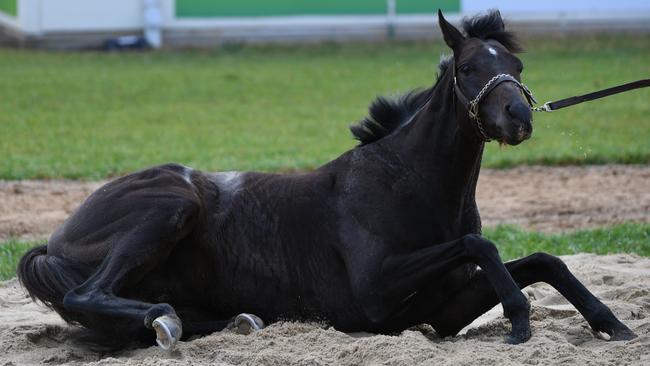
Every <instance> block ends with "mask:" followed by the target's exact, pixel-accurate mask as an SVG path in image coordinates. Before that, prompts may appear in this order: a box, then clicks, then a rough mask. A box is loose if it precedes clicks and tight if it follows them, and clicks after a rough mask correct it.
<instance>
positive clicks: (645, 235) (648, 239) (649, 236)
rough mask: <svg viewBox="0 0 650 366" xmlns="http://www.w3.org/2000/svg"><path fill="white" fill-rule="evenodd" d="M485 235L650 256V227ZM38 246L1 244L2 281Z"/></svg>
mask: <svg viewBox="0 0 650 366" xmlns="http://www.w3.org/2000/svg"><path fill="white" fill-rule="evenodd" d="M483 234H484V236H485V237H486V238H488V239H490V240H492V241H493V242H494V243H496V244H497V247H498V248H499V252H500V254H501V257H502V258H503V260H511V259H515V258H520V257H523V256H526V255H528V254H532V253H534V252H539V251H543V252H547V253H551V254H555V255H565V254H576V253H597V254H610V253H636V254H639V255H642V256H650V224H632V223H629V224H622V225H617V226H613V227H610V228H602V229H594V230H584V231H577V232H571V233H563V234H543V233H538V232H529V231H525V230H522V229H519V228H517V227H514V226H498V227H496V228H489V229H486V230H485V232H484V233H483ZM38 244H40V243H37V242H24V241H18V240H8V241H5V242H0V280H7V279H10V278H11V277H13V276H15V270H16V265H17V264H18V261H19V260H20V257H21V256H22V255H23V254H24V253H25V252H27V251H28V250H29V249H30V248H32V247H34V246H36V245H38Z"/></svg>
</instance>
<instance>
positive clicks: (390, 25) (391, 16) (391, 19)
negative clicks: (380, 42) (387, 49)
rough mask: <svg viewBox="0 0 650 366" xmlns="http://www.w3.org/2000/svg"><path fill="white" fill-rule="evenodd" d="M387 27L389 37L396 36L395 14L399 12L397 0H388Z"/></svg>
mask: <svg viewBox="0 0 650 366" xmlns="http://www.w3.org/2000/svg"><path fill="white" fill-rule="evenodd" d="M386 1H387V2H386V27H387V33H388V38H389V39H393V38H395V16H396V14H397V0H386Z"/></svg>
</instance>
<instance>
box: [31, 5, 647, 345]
mask: <svg viewBox="0 0 650 366" xmlns="http://www.w3.org/2000/svg"><path fill="white" fill-rule="evenodd" d="M438 15H439V24H440V27H441V29H442V33H443V36H444V40H445V42H446V43H447V45H448V46H449V47H450V48H451V49H452V50H453V57H448V58H445V59H443V61H441V63H440V71H439V75H438V78H437V81H436V83H435V85H434V86H433V87H431V88H430V89H426V90H422V91H414V92H410V93H408V94H406V95H405V96H402V97H401V98H398V99H397V100H387V99H384V98H378V99H377V100H376V101H375V102H374V103H373V104H372V106H371V107H370V114H369V117H367V118H365V119H364V120H362V121H361V122H360V123H358V124H357V125H355V126H353V127H352V132H353V134H354V135H355V137H356V138H357V139H359V140H360V144H359V146H357V147H356V148H354V149H352V150H351V151H348V152H346V153H344V154H343V155H341V156H340V157H339V158H337V159H335V160H333V161H331V162H329V163H327V164H325V165H324V166H322V167H320V168H318V169H316V170H314V171H312V172H309V173H297V174H264V173H250V172H248V173H240V172H225V173H205V172H200V171H197V170H193V169H190V168H187V167H184V166H181V165H174V164H169V165H163V166H158V167H154V168H151V169H147V170H143V171H140V172H137V173H133V174H130V175H127V176H125V177H122V178H119V179H116V180H114V181H112V182H110V183H108V184H106V185H105V186H103V187H101V188H100V189H98V190H97V191H96V192H94V193H93V194H92V195H91V196H90V197H88V199H87V200H86V201H85V202H84V203H83V204H82V205H81V206H80V207H79V209H78V210H77V211H76V212H75V213H74V214H73V215H72V216H71V217H70V218H69V219H68V220H67V221H66V222H65V223H64V224H63V225H62V226H61V227H60V228H59V229H58V230H57V231H56V232H55V233H54V234H53V235H52V237H51V238H50V239H49V242H48V243H47V245H45V246H41V247H38V248H35V249H33V250H31V251H30V252H29V253H27V254H26V255H25V256H24V257H23V258H22V260H21V262H20V264H19V268H18V275H19V278H20V281H21V282H22V284H23V285H24V287H25V288H26V289H27V290H28V291H29V293H30V294H31V296H32V297H34V298H37V299H39V300H41V301H43V302H44V303H45V304H47V305H49V306H50V307H52V308H53V309H54V310H56V311H57V312H58V313H59V314H60V315H61V316H62V317H63V318H64V319H65V320H67V321H69V322H73V323H79V324H81V325H83V326H84V327H86V328H88V329H90V330H92V331H95V332H97V333H100V334H104V335H108V336H110V337H115V338H119V339H121V340H127V339H130V338H143V339H149V341H150V342H153V340H154V335H156V334H157V336H158V339H157V340H158V343H159V344H160V345H161V346H162V347H163V348H166V349H167V348H171V347H173V346H174V345H175V343H176V341H177V340H178V339H179V338H180V337H181V334H184V335H185V336H189V335H192V334H206V333H210V332H213V331H217V330H220V329H223V328H224V327H225V326H227V325H228V324H229V323H230V322H231V320H232V319H233V317H234V316H235V315H236V314H239V313H240V312H248V313H252V314H256V315H257V316H259V318H261V319H264V320H265V321H267V322H268V321H274V320H277V319H296V320H323V321H326V322H329V323H330V324H331V325H333V326H334V327H335V328H337V329H339V330H342V331H361V330H363V331H370V332H392V331H400V330H403V329H406V328H408V327H411V326H413V325H416V324H422V323H427V324H430V325H431V326H432V327H433V328H434V329H435V330H436V332H437V333H438V334H439V335H440V336H449V335H455V334H456V333H457V332H458V331H459V330H460V329H462V328H463V327H464V326H466V325H467V324H469V323H470V322H472V321H473V320H474V319H476V318H477V317H478V316H479V315H481V314H483V313H484V312H486V311H487V310H489V309H490V308H492V307H493V306H495V305H496V304H498V303H501V304H502V306H503V310H504V315H505V316H506V317H507V318H508V319H509V320H510V322H511V324H512V331H511V332H510V333H509V334H508V335H507V337H506V342H508V343H520V342H525V341H526V340H528V339H529V338H530V336H531V330H530V324H529V311H530V306H529V304H528V301H527V299H526V297H525V296H524V295H523V294H522V292H521V290H520V289H521V288H523V287H526V286H528V285H530V284H532V283H535V282H540V281H541V282H546V283H548V284H550V285H551V286H553V287H554V288H556V289H557V290H558V291H559V292H560V293H561V294H562V295H563V296H564V297H566V298H567V299H568V300H569V301H570V302H571V303H572V304H573V305H574V306H575V307H576V308H577V309H578V311H580V313H582V315H583V316H584V317H585V319H586V320H587V322H588V323H589V325H590V326H591V327H592V328H593V329H594V330H595V331H600V332H605V333H608V334H609V335H610V336H611V339H612V340H627V339H632V338H634V337H635V335H634V333H633V332H632V331H631V330H630V329H629V328H628V327H627V326H625V325H624V324H623V323H621V322H620V321H619V320H618V319H617V318H616V317H615V316H614V314H613V313H612V312H611V311H610V309H609V308H608V307H607V306H605V305H604V304H603V303H602V302H600V301H599V300H598V299H597V298H596V297H594V295H592V294H591V293H590V292H589V291H588V290H587V289H586V288H585V287H584V286H583V285H582V284H581V283H580V282H579V281H578V280H577V279H576V278H575V277H574V276H573V275H572V274H571V272H569V270H568V269H567V267H566V266H565V265H564V264H563V263H562V261H561V260H560V259H558V258H556V257H554V256H551V255H549V254H544V253H537V254H533V255H531V256H528V257H525V258H523V259H519V260H515V261H512V262H508V263H505V264H504V263H503V262H502V260H501V258H500V257H499V253H498V252H497V249H496V247H495V245H494V244H493V243H492V242H490V241H489V240H487V239H485V238H483V237H482V236H481V235H480V233H481V221H480V218H479V213H478V210H477V206H476V202H475V190H476V182H477V178H478V175H479V170H480V165H481V156H482V153H483V148H484V145H485V142H486V141H488V140H489V139H494V140H498V141H499V142H500V143H507V144H510V145H516V144H519V143H520V142H522V141H523V140H526V139H527V138H529V137H530V135H531V132H532V126H531V108H530V98H531V97H532V96H531V95H530V93H529V92H528V90H527V89H526V88H525V87H524V86H523V85H522V84H520V82H519V78H520V73H521V72H522V63H521V61H520V60H519V59H518V58H517V57H516V56H515V55H514V53H515V52H516V51H518V50H519V47H518V45H517V42H516V40H515V38H514V37H513V35H512V34H511V33H508V32H506V31H505V30H504V25H503V21H502V20H501V16H500V14H499V13H498V12H496V11H492V12H489V13H488V14H487V15H483V16H477V17H474V18H471V19H465V20H464V21H463V28H464V31H465V35H463V34H462V33H461V32H460V31H459V30H457V29H456V28H455V27H454V26H452V25H451V24H449V23H448V22H447V21H446V20H445V19H444V17H443V16H442V14H441V13H439V14H438ZM467 96H471V97H472V98H468V97H467ZM468 112H469V113H468ZM503 194H508V192H503ZM479 267H480V269H479ZM259 318H257V317H255V316H252V315H250V314H248V315H247V314H244V315H241V316H239V318H238V319H237V320H238V322H241V324H248V325H249V326H251V327H257V326H259V322H260V320H259ZM151 329H155V332H154V331H152V330H151ZM181 329H182V331H181Z"/></svg>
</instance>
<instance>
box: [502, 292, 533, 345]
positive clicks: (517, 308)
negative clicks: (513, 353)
mask: <svg viewBox="0 0 650 366" xmlns="http://www.w3.org/2000/svg"><path fill="white" fill-rule="evenodd" d="M513 300H514V301H513ZM513 300H511V301H507V302H504V304H503V309H504V311H503V315H504V316H505V317H506V318H508V319H509V320H510V324H511V325H512V331H511V332H510V333H509V334H508V335H507V336H506V338H505V342H506V343H508V344H519V343H523V342H526V341H527V340H529V339H530V337H531V335H532V331H531V329H530V303H528V300H527V299H526V298H525V297H524V296H523V294H522V295H521V296H516V297H515V298H514V299H513Z"/></svg>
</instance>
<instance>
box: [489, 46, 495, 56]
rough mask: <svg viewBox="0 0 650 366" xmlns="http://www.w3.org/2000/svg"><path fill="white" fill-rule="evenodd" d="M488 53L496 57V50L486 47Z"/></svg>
mask: <svg viewBox="0 0 650 366" xmlns="http://www.w3.org/2000/svg"><path fill="white" fill-rule="evenodd" d="M488 52H490V54H491V55H492V56H496V55H497V50H495V49H494V48H493V47H488Z"/></svg>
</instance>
